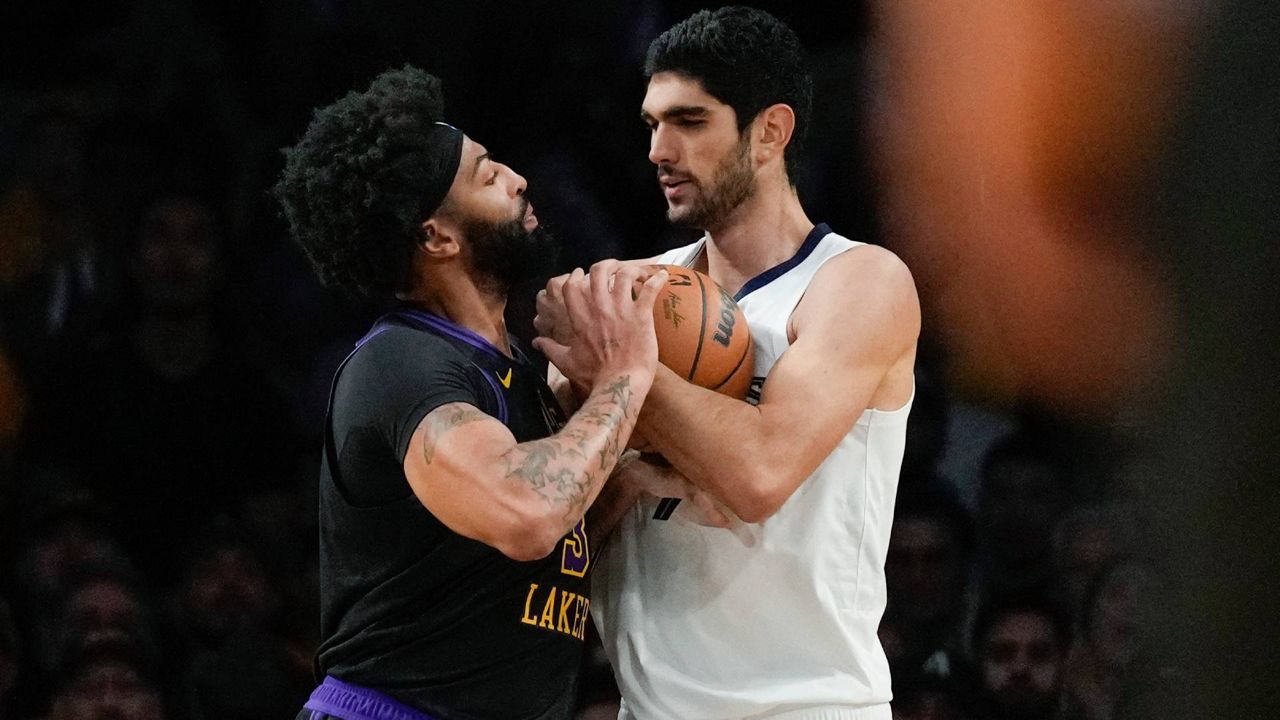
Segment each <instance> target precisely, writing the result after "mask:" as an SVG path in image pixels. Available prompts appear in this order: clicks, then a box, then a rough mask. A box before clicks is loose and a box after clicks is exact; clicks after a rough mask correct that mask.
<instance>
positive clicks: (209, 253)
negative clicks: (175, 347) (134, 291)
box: [137, 199, 220, 313]
mask: <svg viewBox="0 0 1280 720" xmlns="http://www.w3.org/2000/svg"><path fill="white" fill-rule="evenodd" d="M219 252H220V241H219V239H218V237H217V234H216V230H215V229H214V223H213V216H212V215H211V214H210V212H209V209H208V208H207V207H205V206H203V205H202V204H200V203H198V202H195V201H192V200H181V199H175V200H166V201H162V202H160V203H158V204H157V205H155V206H154V207H152V208H151V209H150V210H149V211H148V212H147V216H146V219H145V220H144V221H143V224H142V229H141V236H140V238H139V245H138V256H137V275H138V284H139V285H140V286H141V289H142V294H143V296H144V297H145V298H146V299H147V300H148V301H149V302H150V304H151V305H152V306H153V307H155V308H157V309H161V310H165V311H170V312H175V313H182V312H184V311H188V310H191V309H195V308H201V307H204V306H206V305H207V304H208V303H209V302H210V301H211V300H212V298H213V294H214V290H215V289H216V287H217V282H218V279H219V270H220V268H219V260H220V258H219Z"/></svg>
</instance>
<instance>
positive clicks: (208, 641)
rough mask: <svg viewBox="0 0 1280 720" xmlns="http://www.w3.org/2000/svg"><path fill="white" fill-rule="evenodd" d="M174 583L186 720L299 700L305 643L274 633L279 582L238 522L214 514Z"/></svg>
mask: <svg viewBox="0 0 1280 720" xmlns="http://www.w3.org/2000/svg"><path fill="white" fill-rule="evenodd" d="M191 548H192V549H191V551H190V552H189V554H188V559H187V561H186V562H185V563H184V565H185V567H186V571H185V575H184V578H183V581H182V583H181V585H180V586H179V589H178V597H177V600H178V608H177V617H176V619H177V621H178V622H177V625H178V627H179V629H180V632H182V634H183V635H184V639H185V642H186V656H187V663H186V668H185V670H184V677H183V682H182V686H183V692H184V697H183V707H184V708H186V709H187V711H188V712H189V713H190V714H191V717H192V718H193V720H199V719H202V718H208V719H209V720H213V719H214V718H223V719H227V720H231V719H234V718H244V720H254V719H255V718H266V717H288V716H290V715H291V714H294V713H296V712H297V708H298V707H299V706H300V705H301V704H302V703H303V702H304V701H305V700H306V696H307V694H308V693H309V692H310V690H311V688H312V687H313V685H314V683H313V682H312V679H311V650H312V649H311V648H310V647H305V648H304V647H301V646H299V645H298V644H297V643H296V642H290V639H288V638H286V637H285V636H284V634H283V633H282V632H281V621H282V618H281V610H282V603H281V597H280V591H279V585H280V583H279V582H278V581H276V580H275V578H273V577H271V575H270V574H269V572H268V569H267V566H266V565H265V563H264V559H263V552H261V551H260V550H259V549H258V548H257V547H256V546H255V545H254V544H253V541H252V539H251V538H250V537H249V536H247V535H245V534H244V533H243V532H242V530H241V529H240V527H239V526H238V525H236V524H235V523H233V522H232V521H230V520H229V519H227V518H225V517H220V518H218V519H217V520H216V521H215V522H213V523H212V525H211V526H210V527H209V528H208V529H207V530H206V531H204V532H201V533H199V534H198V535H196V537H195V538H194V540H193V541H192V542H191Z"/></svg>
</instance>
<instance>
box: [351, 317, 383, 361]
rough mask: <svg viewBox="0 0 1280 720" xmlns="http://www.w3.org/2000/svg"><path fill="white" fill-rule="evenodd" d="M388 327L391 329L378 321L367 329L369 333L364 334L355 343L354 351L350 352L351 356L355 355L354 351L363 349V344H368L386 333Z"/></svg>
mask: <svg viewBox="0 0 1280 720" xmlns="http://www.w3.org/2000/svg"><path fill="white" fill-rule="evenodd" d="M390 327H391V326H390V325H386V324H384V323H383V322H382V321H378V322H377V323H376V324H374V326H373V327H372V328H370V329H369V332H367V333H365V335H364V337H362V338H360V339H359V340H357V341H356V346H355V349H353V350H352V351H351V352H352V354H355V351H356V350H359V349H360V348H362V347H364V344H365V343H367V342H369V341H370V340H372V339H374V338H376V337H378V336H379V335H381V334H382V333H384V332H386V330H387V329H388V328H390Z"/></svg>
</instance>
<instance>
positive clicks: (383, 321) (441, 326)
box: [343, 309, 529, 425]
mask: <svg viewBox="0 0 1280 720" xmlns="http://www.w3.org/2000/svg"><path fill="white" fill-rule="evenodd" d="M391 318H399V319H401V320H404V321H405V322H408V323H409V324H411V325H416V326H417V327H419V328H425V329H426V330H427V331H428V332H432V331H434V332H436V333H439V334H441V335H445V336H448V337H451V338H453V339H455V340H458V341H460V342H463V343H466V344H467V345H470V346H471V347H473V348H476V349H477V350H481V351H483V352H487V353H489V354H490V355H494V356H496V357H498V358H501V359H502V360H506V361H511V360H512V359H513V358H510V357H507V355H506V354H505V353H503V352H502V351H501V350H499V349H498V348H496V347H494V346H493V343H491V342H489V341H488V340H485V339H484V338H483V337H480V335H478V334H477V333H475V332H472V331H471V330H468V329H467V328H464V327H462V326H461V325H458V324H457V323H452V322H449V321H448V320H445V319H444V318H442V317H440V316H439V315H435V314H432V313H429V312H427V311H426V310H417V309H403V310H396V311H394V312H390V313H387V314H386V315H383V316H382V317H380V318H378V321H377V322H376V323H374V325H373V329H371V330H370V331H369V332H368V333H367V334H366V335H365V336H364V337H362V338H360V340H359V341H358V342H356V347H355V350H352V351H351V355H354V354H355V352H356V350H359V349H360V348H361V347H363V346H364V344H365V343H367V342H369V341H370V340H372V339H374V338H375V337H377V336H378V335H379V334H380V333H382V332H384V331H386V330H387V329H389V328H391V327H392V325H391V324H390V322H389V321H390V320H391ZM511 349H512V351H513V352H514V353H515V358H514V359H515V361H516V362H519V363H525V364H527V363H528V362H529V361H528V358H526V357H525V356H524V353H522V352H520V349H519V348H517V347H516V346H515V345H514V344H513V345H512V346H511ZM351 355H348V356H347V359H350V358H351ZM343 364H345V361H344V363H343ZM477 367H479V366H477ZM480 372H481V374H482V375H484V379H485V380H487V381H489V387H490V388H492V390H493V395H494V397H496V398H497V399H498V421H499V422H501V423H502V424H503V425H506V424H507V419H508V418H509V417H510V415H509V413H508V411H507V398H506V396H505V395H503V394H502V390H501V389H500V388H499V387H498V381H497V380H496V379H494V377H493V375H492V374H491V373H490V372H489V371H488V370H485V369H484V368H480Z"/></svg>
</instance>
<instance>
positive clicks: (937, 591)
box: [885, 517, 964, 622]
mask: <svg viewBox="0 0 1280 720" xmlns="http://www.w3.org/2000/svg"><path fill="white" fill-rule="evenodd" d="M885 576H886V580H887V583H888V587H889V594H890V599H889V603H890V605H892V606H893V608H894V612H895V613H897V614H898V615H899V616H900V617H902V619H904V620H907V621H911V622H930V621H933V620H939V619H941V618H943V617H945V616H947V614H948V613H949V612H951V610H953V609H954V607H955V605H956V602H957V600H958V598H960V597H962V596H963V593H962V591H963V589H964V563H963V557H962V554H961V551H960V543H959V541H957V540H956V538H955V536H954V535H953V534H952V532H951V530H950V529H949V528H948V527H947V526H946V525H945V524H943V523H941V522H938V521H936V520H934V519H933V518H929V517H903V518H898V519H895V520H894V523H893V536H892V539H891V540H890V541H889V556H888V559H887V561H886V563H885Z"/></svg>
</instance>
